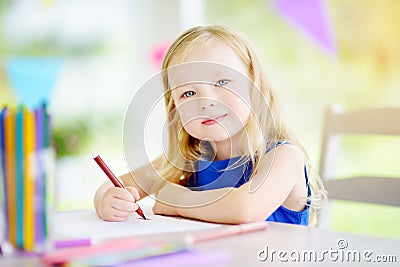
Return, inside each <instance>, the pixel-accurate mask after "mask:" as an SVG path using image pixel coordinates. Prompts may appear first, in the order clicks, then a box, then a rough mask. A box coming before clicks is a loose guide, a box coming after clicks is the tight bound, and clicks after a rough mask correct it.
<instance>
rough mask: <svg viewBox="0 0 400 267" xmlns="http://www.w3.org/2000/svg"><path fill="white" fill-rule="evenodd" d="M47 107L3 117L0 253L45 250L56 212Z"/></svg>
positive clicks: (7, 111) (8, 111) (0, 136)
mask: <svg viewBox="0 0 400 267" xmlns="http://www.w3.org/2000/svg"><path fill="white" fill-rule="evenodd" d="M49 118H50V116H49V114H48V112H47V109H46V106H44V105H43V106H41V107H39V108H37V109H34V110H30V109H28V108H26V107H22V106H21V107H19V108H18V109H12V108H4V109H3V110H2V111H1V113H0V178H1V183H0V184H1V217H2V223H1V224H2V225H1V232H2V233H1V235H2V236H1V250H2V254H3V255H7V254H9V253H10V254H14V253H19V252H24V253H25V252H28V253H30V252H32V253H36V252H39V253H40V252H43V251H45V250H46V249H47V248H48V246H49V244H50V243H49V241H50V233H51V231H50V229H49V227H50V220H51V217H52V216H51V215H52V214H53V213H54V212H53V210H54V209H53V203H54V194H53V188H54V186H53V182H52V181H53V180H54V179H53V174H54V165H55V156H54V154H55V153H54V152H53V151H54V150H53V149H52V146H51V142H50V139H51V135H50V133H51V131H50V128H51V127H50V120H49Z"/></svg>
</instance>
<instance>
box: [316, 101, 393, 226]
mask: <svg viewBox="0 0 400 267" xmlns="http://www.w3.org/2000/svg"><path fill="white" fill-rule="evenodd" d="M353 134H357V135H364V134H365V135H397V136H400V107H393V108H366V109H362V110H357V111H351V112H345V111H344V110H343V108H342V107H341V106H340V105H332V106H330V107H329V108H328V109H327V111H326V114H325V121H324V130H323V137H322V146H321V157H320V167H319V175H320V176H321V178H322V180H323V181H324V184H325V187H326V190H327V191H328V203H327V204H326V205H325V206H324V207H323V208H322V211H321V212H320V215H319V222H318V226H320V227H326V228H328V227H329V224H330V215H331V200H333V199H340V200H349V201H357V202H365V203H376V204H383V205H391V206H400V179H399V178H400V177H393V178H389V177H365V176H364V177H349V178H345V179H335V178H336V176H335V165H336V161H337V159H338V156H339V150H340V143H341V142H340V140H341V136H343V135H353ZM399 155H400V154H399ZM399 163H400V158H399Z"/></svg>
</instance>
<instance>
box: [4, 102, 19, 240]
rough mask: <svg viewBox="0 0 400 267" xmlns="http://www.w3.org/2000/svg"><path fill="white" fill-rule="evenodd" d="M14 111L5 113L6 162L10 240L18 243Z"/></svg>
mask: <svg viewBox="0 0 400 267" xmlns="http://www.w3.org/2000/svg"><path fill="white" fill-rule="evenodd" d="M14 114H15V113H14V111H13V110H12V109H8V110H7V112H6V115H5V120H4V125H5V131H4V133H5V150H6V153H5V162H6V179H7V183H6V186H7V187H6V190H7V205H8V206H7V210H8V216H7V222H8V227H9V242H10V244H11V245H13V246H16V245H17V229H16V227H17V223H16V222H17V214H16V209H17V205H16V202H15V200H16V190H15V156H14V155H15V152H14V151H15V117H14Z"/></svg>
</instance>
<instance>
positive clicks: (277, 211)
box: [94, 26, 324, 225]
mask: <svg viewBox="0 0 400 267" xmlns="http://www.w3.org/2000/svg"><path fill="white" fill-rule="evenodd" d="M162 71H163V73H162V74H163V83H164V89H165V103H166V109H167V113H168V116H167V119H168V130H169V132H168V133H169V144H168V151H167V153H166V155H161V156H160V157H158V158H157V159H156V160H154V161H152V162H150V163H148V164H146V165H144V166H142V167H140V168H138V169H136V170H133V171H132V172H130V173H127V174H125V175H123V176H122V177H121V180H122V182H123V184H124V185H125V186H126V188H125V189H122V188H115V187H113V186H112V184H111V183H110V182H106V183H104V184H103V185H102V186H100V188H99V189H98V190H97V192H96V195H95V199H94V204H95V208H96V211H97V213H98V215H99V216H100V217H101V218H102V219H104V220H107V221H125V220H127V219H128V217H129V216H131V215H132V214H133V212H134V211H135V210H136V209H137V208H138V205H137V204H136V201H138V200H139V199H141V198H143V197H145V196H147V195H149V194H155V195H156V202H155V205H154V207H153V212H154V213H155V214H162V215H171V216H183V217H188V218H194V219H199V220H204V221H210V222H218V223H230V224H238V223H247V222H255V221H263V220H267V221H275V222H284V223H292V224H301V225H309V224H313V222H314V221H315V207H314V205H313V204H312V203H311V200H312V199H313V200H314V199H320V198H321V197H323V196H324V190H323V186H322V183H321V180H320V179H319V177H318V176H309V175H308V171H309V170H310V167H309V162H308V160H307V157H306V155H305V153H304V152H303V149H302V148H301V145H300V144H299V143H298V142H297V141H296V139H295V137H294V136H293V134H292V133H291V132H290V131H289V129H288V128H287V127H286V125H285V124H284V123H283V120H282V118H281V111H280V106H279V104H278V102H277V97H276V93H275V91H274V89H273V88H272V87H271V86H270V85H269V84H268V82H267V79H266V77H265V74H264V73H263V70H262V67H261V64H260V63H259V61H258V59H257V57H256V55H255V54H254V52H253V50H252V48H251V46H250V44H249V43H248V42H247V41H246V40H245V38H244V37H243V36H241V35H240V34H238V33H236V32H234V31H233V30H231V29H229V28H227V27H221V26H207V27H194V28H192V29H189V30H188V31H186V32H184V33H183V34H182V35H180V36H179V37H178V38H177V39H176V40H175V42H174V43H173V44H172V45H171V46H170V48H169V50H168V51H167V54H166V56H165V58H164V62H163V66H162Z"/></svg>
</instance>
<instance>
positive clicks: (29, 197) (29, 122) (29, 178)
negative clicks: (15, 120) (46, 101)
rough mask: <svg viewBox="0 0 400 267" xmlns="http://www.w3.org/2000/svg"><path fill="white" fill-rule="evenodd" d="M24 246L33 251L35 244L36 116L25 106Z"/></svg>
mask: <svg viewBox="0 0 400 267" xmlns="http://www.w3.org/2000/svg"><path fill="white" fill-rule="evenodd" d="M23 125H24V127H23V128H24V132H23V139H24V146H23V149H24V162H25V171H24V188H25V190H24V207H25V213H24V214H25V216H24V230H25V236H24V247H25V250H27V251H32V250H33V249H34V244H35V235H34V229H35V224H34V223H35V220H34V218H35V213H34V207H35V199H34V196H35V180H34V179H35V173H34V171H35V170H34V168H35V166H34V162H35V116H34V114H33V112H31V111H30V110H29V109H27V108H24V122H23Z"/></svg>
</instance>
